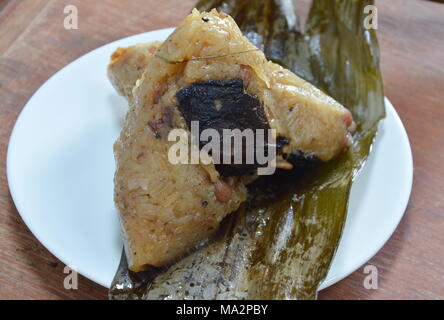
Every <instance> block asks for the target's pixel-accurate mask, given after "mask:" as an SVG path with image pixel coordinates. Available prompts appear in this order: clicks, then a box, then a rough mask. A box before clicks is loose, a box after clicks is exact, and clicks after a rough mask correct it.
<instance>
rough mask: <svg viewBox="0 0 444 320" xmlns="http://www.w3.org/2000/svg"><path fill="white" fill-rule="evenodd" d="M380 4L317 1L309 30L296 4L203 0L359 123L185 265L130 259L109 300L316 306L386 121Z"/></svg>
mask: <svg viewBox="0 0 444 320" xmlns="http://www.w3.org/2000/svg"><path fill="white" fill-rule="evenodd" d="M373 2H374V1H373V0H328V1H326V0H314V1H313V3H312V7H311V10H310V13H309V16H308V19H307V23H306V30H305V31H302V30H301V28H300V24H299V19H298V17H297V15H296V13H295V9H294V7H293V2H292V1H291V0H250V1H242V0H226V1H222V0H202V1H200V2H199V3H198V5H197V7H198V9H200V10H209V9H211V8H217V9H218V10H221V11H224V12H226V13H228V14H230V15H231V16H233V18H234V19H235V20H236V22H237V23H238V24H239V26H240V28H241V30H242V31H243V32H244V34H245V35H246V36H247V37H248V38H249V39H250V40H251V41H252V42H253V43H254V44H255V45H256V46H258V47H259V48H261V49H262V50H263V51H264V52H265V54H266V55H267V57H268V58H269V59H272V60H274V61H276V62H278V63H280V64H282V65H283V66H285V67H287V68H290V69H291V70H292V71H294V72H295V73H297V74H298V75H299V76H301V77H303V78H304V79H306V80H307V81H309V82H312V83H313V84H314V85H316V86H317V87H319V88H320V89H322V90H324V91H325V92H326V93H328V94H329V95H331V96H332V97H334V98H335V99H336V100H338V101H339V102H341V103H342V104H343V105H344V106H346V107H347V108H348V109H349V110H350V111H351V112H352V113H353V116H354V119H355V122H356V123H357V133H356V134H355V135H354V138H353V143H352V145H351V147H350V148H349V149H348V151H347V152H345V153H343V154H342V155H341V156H340V157H339V158H338V159H336V160H334V161H332V162H330V163H327V164H324V165H322V166H313V165H308V164H305V167H304V168H303V170H301V169H299V170H297V171H295V172H291V173H290V174H289V173H288V172H285V173H282V172H278V173H277V174H275V175H273V176H266V177H261V179H259V180H258V181H257V182H255V183H254V184H253V185H252V186H251V187H250V194H251V196H250V199H249V200H248V201H247V202H246V203H245V204H244V205H243V206H242V207H241V208H240V209H239V210H238V211H237V212H236V213H233V214H232V215H230V216H229V217H227V218H226V219H225V220H224V221H223V223H222V225H221V227H220V229H219V230H218V231H217V232H216V233H215V234H214V235H213V236H212V237H211V238H210V239H208V240H207V241H205V242H204V243H202V244H201V245H199V246H198V247H197V248H195V249H194V250H193V251H191V252H190V253H189V254H188V255H186V256H185V257H184V258H183V259H181V260H179V261H178V262H177V263H175V264H173V265H171V266H168V267H165V268H153V269H151V270H148V271H146V272H144V273H139V274H135V273H133V272H130V271H128V268H127V265H126V259H125V255H124V254H123V255H122V262H121V265H120V266H119V270H118V272H117V275H116V277H115V279H114V282H113V284H112V287H111V289H110V292H109V297H110V299H315V298H316V296H317V290H318V288H319V286H320V284H321V283H322V281H323V280H324V279H325V277H326V275H327V272H328V270H329V267H330V264H331V262H332V260H333V257H334V254H335V251H336V249H337V247H338V244H339V241H340V238H341V233H342V229H343V226H344V222H345V220H346V214H347V208H348V198H349V193H350V188H351V185H352V182H353V180H354V178H355V177H356V175H357V173H358V172H359V170H360V169H361V168H362V166H363V165H364V163H365V161H366V159H367V157H368V154H369V152H370V150H371V145H372V143H373V140H374V137H375V135H376V131H377V126H378V122H379V120H380V119H382V118H383V117H384V116H385V108H384V94H383V85H382V78H381V73H380V70H379V47H378V42H377V39H376V34H375V32H374V30H366V29H365V28H364V25H363V21H364V18H365V14H364V7H365V6H367V5H372V4H373Z"/></svg>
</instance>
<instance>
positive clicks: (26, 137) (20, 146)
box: [7, 29, 413, 288]
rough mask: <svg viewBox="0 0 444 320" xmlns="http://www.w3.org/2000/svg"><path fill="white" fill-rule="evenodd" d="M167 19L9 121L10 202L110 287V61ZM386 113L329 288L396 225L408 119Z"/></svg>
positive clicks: (113, 132)
mask: <svg viewBox="0 0 444 320" xmlns="http://www.w3.org/2000/svg"><path fill="white" fill-rule="evenodd" d="M171 31H172V29H163V30H158V31H153V32H147V33H144V34H140V35H136V36H132V37H129V38H126V39H122V40H119V41H116V42H114V43H110V44H108V45H106V46H103V47H101V48H98V49H96V50H94V51H92V52H90V53H88V54H87V55H85V56H83V57H81V58H80V59H78V60H76V61H74V62H73V63H71V64H69V65H68V66H67V67H65V68H64V69H62V70H61V71H59V72H58V73H56V74H55V75H54V76H53V77H52V78H51V79H49V80H48V81H47V82H46V83H45V84H44V85H43V86H42V87H41V88H40V89H39V90H38V91H37V92H36V93H35V94H34V96H33V97H32V98H31V99H30V100H29V102H28V103H27V105H26V106H25V108H24V109H23V111H22V113H21V114H20V117H19V118H18V120H17V123H16V124H15V127H14V130H13V133H12V136H11V140H10V143H9V149H8V159H7V173H8V181H9V187H10V190H11V194H12V197H13V199H14V202H15V205H16V207H17V209H18V211H19V212H20V215H21V216H22V218H23V220H24V221H25V223H26V225H27V226H28V227H29V229H30V230H31V231H32V233H33V234H34V235H35V236H36V237H37V239H38V240H39V241H40V242H41V243H42V244H43V245H44V246H45V247H46V248H48V250H49V251H51V252H52V253H53V254H54V255H55V256H56V257H57V258H59V259H60V260H61V261H63V262H64V263H65V264H67V265H69V266H71V267H73V268H76V269H77V270H78V271H79V272H80V273H81V274H83V275H84V276H86V277H88V278H89V279H91V280H93V281H95V282H97V283H99V284H101V285H103V286H105V287H109V286H110V284H111V281H112V279H113V277H114V273H115V271H116V268H117V266H118V263H119V259H120V253H121V249H122V241H121V237H120V230H119V222H118V213H117V211H116V209H115V208H114V204H113V175H114V156H113V151H112V145H113V143H114V141H115V140H116V139H117V136H118V134H119V131H120V127H121V123H122V119H123V117H124V114H125V111H126V109H127V106H126V101H125V100H124V99H123V98H121V97H119V96H117V94H116V92H115V91H114V89H113V88H112V87H111V85H110V83H109V81H108V79H107V76H106V67H107V63H108V60H109V57H110V55H111V53H112V52H113V51H114V50H115V49H116V48H117V47H118V46H120V47H124V46H130V45H133V44H136V43H141V42H149V41H154V40H164V39H165V38H166V37H167V36H168V35H169V34H170V32H171ZM386 106H387V118H386V119H385V120H384V121H382V122H381V124H380V130H379V133H378V136H377V141H376V143H375V145H374V148H373V151H372V153H371V156H370V159H369V161H368V162H367V164H366V166H365V168H364V170H363V171H362V173H361V174H360V176H359V178H358V179H357V181H356V182H355V183H354V185H353V188H352V193H351V202H350V208H349V214H348V218H347V222H346V225H345V229H344V234H343V237H342V240H341V244H340V246H339V249H338V252H337V254H336V256H335V258H334V261H333V265H332V267H331V269H330V272H329V274H328V277H327V279H326V280H325V282H324V283H323V284H322V288H325V287H327V286H329V285H331V284H333V283H335V282H337V281H339V280H341V279H342V278H344V277H346V276H347V275H349V274H350V273H352V272H353V271H354V270H356V269H358V268H359V267H360V266H361V265H363V264H364V263H365V262H366V261H367V260H368V259H370V258H371V257H372V256H373V255H374V254H375V253H376V252H377V251H378V250H379V249H380V248H381V247H382V246H383V245H384V243H385V242H386V241H387V240H388V239H389V237H390V236H391V234H392V233H393V231H394V230H395V228H396V226H397V225H398V223H399V221H400V219H401V217H402V215H403V213H404V210H405V208H406V206H407V202H408V199H409V195H410V191H411V185H412V175H413V166H412V155H411V150H410V145H409V141H408V138H407V135H406V132H405V129H404V127H403V125H402V123H401V121H400V119H399V117H398V115H397V114H396V111H395V110H394V108H393V106H392V105H391V104H390V102H389V101H388V100H386Z"/></svg>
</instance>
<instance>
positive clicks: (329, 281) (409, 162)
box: [6, 28, 414, 291]
mask: <svg viewBox="0 0 444 320" xmlns="http://www.w3.org/2000/svg"><path fill="white" fill-rule="evenodd" d="M173 30H174V28H163V29H156V30H152V31H147V32H142V33H138V34H135V35H132V36H128V37H124V38H122V39H118V40H115V41H112V42H110V43H107V44H104V45H102V46H100V47H98V48H96V49H94V50H91V51H89V52H87V53H86V54H84V55H82V56H80V57H78V58H77V59H74V60H73V61H71V62H69V63H68V64H66V65H65V66H64V67H63V68H61V69H60V70H58V71H57V72H55V73H54V74H53V75H51V76H50V77H49V78H48V79H47V80H46V81H45V82H44V83H43V84H42V85H41V86H40V87H39V88H38V89H37V90H36V91H35V92H34V93H33V94H32V96H31V97H30V98H29V100H28V101H27V102H26V103H25V105H24V107H23V108H22V110H21V111H20V114H19V115H18V117H17V119H16V121H15V123H14V126H13V129H12V130H11V134H10V137H9V141H8V146H7V155H6V177H7V182H8V187H9V192H10V195H11V198H12V200H13V202H14V205H15V207H16V209H17V212H18V213H19V215H20V217H21V219H22V220H23V222H24V223H25V225H26V226H27V227H28V229H29V230H30V231H31V233H32V234H33V236H34V237H35V238H36V239H37V240H38V241H39V242H40V243H41V244H42V245H43V246H44V247H45V248H46V249H47V250H48V251H49V252H50V253H51V254H52V255H54V256H55V257H56V258H57V259H59V260H60V261H61V262H63V263H64V264H65V265H67V266H72V265H75V264H73V263H72V261H70V260H71V259H70V258H69V257H68V256H67V255H65V254H63V253H60V252H57V250H55V249H54V248H53V246H52V245H51V244H50V243H48V242H46V241H42V238H41V237H40V236H39V232H38V231H37V230H35V228H34V226H33V224H32V223H31V221H30V215H26V214H22V212H23V207H22V205H21V203H20V201H19V200H20V199H18V198H19V197H18V195H17V188H16V186H15V182H14V179H13V168H14V165H13V164H12V159H11V158H12V156H11V154H12V153H13V152H12V151H11V150H13V149H14V148H15V146H16V145H17V143H16V142H15V141H16V139H17V132H18V131H19V130H20V128H21V119H22V118H23V117H24V114H26V112H27V110H28V109H29V105H31V104H32V102H33V100H34V98H35V96H36V95H37V94H38V93H39V92H40V91H42V90H44V88H45V87H46V86H47V84H48V83H49V82H51V81H52V79H53V78H55V77H56V76H57V75H58V74H60V73H62V72H63V71H64V70H65V69H66V68H68V67H70V66H71V65H72V64H73V63H75V62H78V61H79V60H80V59H87V58H88V56H89V55H92V54H93V53H94V52H96V51H99V50H102V49H104V48H106V47H108V46H114V45H117V44H118V43H121V42H124V41H127V40H132V39H135V38H138V37H144V36H148V35H149V36H151V37H156V35H155V34H156V33H157V34H160V35H161V34H163V33H169V32H172V31H173ZM153 34H154V35H153ZM384 100H385V106H386V111H387V113H389V112H390V113H391V114H392V115H393V118H394V121H395V123H396V126H397V127H398V128H399V129H400V134H401V135H402V137H403V140H402V141H403V144H404V147H405V148H406V151H407V153H408V157H407V158H406V159H405V165H406V166H407V167H408V173H409V174H408V176H407V177H406V183H405V186H404V187H405V188H406V190H405V191H404V192H403V196H404V197H403V198H402V199H398V200H397V202H398V203H399V212H401V213H400V214H399V216H398V217H397V219H396V220H397V221H396V224H393V227H392V228H391V230H390V232H387V234H386V236H385V237H384V239H381V240H380V241H379V245H377V246H375V249H374V250H372V251H371V253H370V254H369V255H368V256H369V257H368V258H366V259H364V261H361V260H362V259H361V260H359V261H357V262H356V263H355V264H353V267H350V268H348V269H347V271H346V272H344V273H343V274H340V275H337V276H335V277H331V278H326V279H324V281H323V282H322V283H321V285H320V287H319V291H320V290H323V289H325V288H327V287H329V286H331V285H333V284H335V283H337V282H339V281H341V280H343V279H344V278H346V277H348V276H349V275H350V274H351V273H353V272H355V271H356V270H358V269H360V268H361V267H362V266H363V265H364V264H365V263H366V262H367V261H368V260H370V259H371V258H372V257H374V256H375V255H376V254H377V253H378V252H379V251H380V250H381V249H382V247H383V246H384V245H385V244H386V243H387V241H388V240H389V239H390V238H391V237H392V235H393V233H394V232H395V230H396V229H397V228H398V226H399V223H400V221H401V220H402V217H403V216H404V214H405V211H406V209H407V206H408V203H409V199H410V196H411V193H412V187H413V172H414V167H413V155H412V148H411V144H410V140H409V138H408V135H407V131H406V129H405V127H404V125H403V123H402V121H401V118H400V117H399V115H398V113H397V112H396V109H395V108H394V106H393V104H392V103H391V102H390V100H389V99H388V98H387V97H385V98H384ZM382 121H386V119H382V120H381V122H382ZM377 136H378V135H377ZM377 136H376V139H377ZM25 211H26V210H25ZM347 219H348V217H347ZM55 252H57V254H55ZM334 259H335V258H333V259H332V262H331V264H333V262H334ZM76 271H77V272H78V273H80V274H82V275H83V276H85V277H86V278H88V279H89V280H91V281H93V282H95V283H97V284H99V285H101V286H103V287H105V288H108V284H107V283H104V282H103V281H101V280H99V279H97V278H96V277H95V276H94V275H91V274H90V272H89V271H88V270H84V269H82V268H78V269H76Z"/></svg>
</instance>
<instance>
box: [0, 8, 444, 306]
mask: <svg viewBox="0 0 444 320" xmlns="http://www.w3.org/2000/svg"><path fill="white" fill-rule="evenodd" d="M299 2H302V4H303V10H302V11H303V12H306V11H307V7H306V6H304V4H306V3H307V2H308V1H306V0H304V1H299ZM194 3H195V0H162V1H159V0H128V1H120V0H101V1H86V0H81V1H80V0H76V1H74V0H72V1H60V0H0V119H1V125H0V161H1V163H0V299H106V298H107V290H106V289H105V288H103V287H101V286H99V285H97V284H95V283H93V282H91V281H89V280H88V279H86V278H83V277H81V278H80V280H79V282H80V283H79V289H78V290H71V291H69V290H65V289H64V287H63V279H64V277H65V274H64V273H63V268H64V265H63V263H62V262H60V261H58V260H57V259H56V258H55V257H54V256H53V255H51V253H49V252H48V251H47V250H46V249H45V248H44V247H43V246H42V245H41V244H40V243H39V242H38V241H37V240H36V239H35V238H34V236H33V235H32V234H31V233H30V231H29V230H28V229H27V227H26V226H25V224H24V223H23V221H22V220H21V218H20V216H19V214H18V212H17V210H16V208H15V206H14V204H13V202H12V199H11V196H10V194H9V190H8V184H7V180H6V168H5V164H6V149H7V145H8V140H9V136H10V133H11V130H12V127H13V125H14V122H15V120H16V118H17V116H18V114H19V113H20V111H21V109H22V107H23V106H24V104H25V103H26V102H27V100H28V99H29V98H30V97H31V95H32V94H33V93H34V92H35V91H36V90H37V89H38V88H39V87H40V86H41V85H42V84H43V83H44V82H45V81H46V80H47V79H48V78H49V77H50V76H51V75H52V74H53V73H55V72H56V71H57V70H59V69H60V68H62V67H64V66H65V65H67V64H68V63H69V62H71V61H73V60H75V59H76V58H78V57H80V56H81V55H83V54H85V53H87V52H89V51H90V50H92V49H95V48H97V47H98V46H101V45H103V44H106V43H108V42H110V41H113V40H117V39H119V38H122V37H126V36H129V35H133V34H136V33H141V32H144V31H149V30H154V29H159V28H165V27H171V26H175V25H176V24H177V23H178V22H179V21H180V20H181V19H182V18H183V17H184V16H185V15H186V14H187V13H188V12H189V11H190V9H191V8H192V7H193V5H194ZM68 4H75V5H76V6H77V8H78V11H79V21H78V22H79V29H78V30H65V29H64V26H63V20H64V18H65V14H64V13H63V9H64V7H65V6H66V5H68ZM377 6H378V9H379V33H378V34H379V39H380V44H381V50H382V70H383V73H384V80H385V89H386V95H387V96H388V97H389V98H390V99H391V101H392V102H393V104H394V105H395V107H396V109H397V111H398V112H399V114H400V116H401V118H402V120H403V122H404V124H405V126H406V128H407V132H408V134H409V137H410V141H411V144H412V147H413V154H414V163H415V178H414V187H413V194H412V197H411V200H410V204H409V207H408V209H407V212H406V215H405V217H404V218H403V220H402V222H401V224H400V226H399V227H398V229H397V231H396V232H395V234H394V235H393V236H392V237H391V239H390V240H389V241H388V243H387V244H386V245H385V246H384V248H383V249H382V250H381V251H380V252H379V253H378V254H377V255H376V256H375V257H373V258H372V259H371V260H370V261H369V262H368V263H369V264H372V265H375V266H377V267H378V270H379V289H378V290H367V289H365V288H364V286H363V280H364V277H365V274H364V273H363V270H362V269H360V270H358V271H356V272H354V273H353V274H352V275H351V276H349V277H347V278H346V279H345V280H343V281H341V282H339V283H337V284H336V285H334V286H332V287H330V288H328V289H326V290H324V291H322V292H321V293H320V298H321V299H443V298H444V200H443V191H444V135H443V132H444V18H443V17H444V5H443V4H439V3H433V2H429V1H420V0H391V1H382V0H378V1H377Z"/></svg>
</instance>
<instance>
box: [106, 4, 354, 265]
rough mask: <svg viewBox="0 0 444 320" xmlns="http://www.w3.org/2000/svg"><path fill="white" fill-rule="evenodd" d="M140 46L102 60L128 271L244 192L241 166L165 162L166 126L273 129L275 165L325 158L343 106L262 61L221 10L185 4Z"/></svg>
mask: <svg viewBox="0 0 444 320" xmlns="http://www.w3.org/2000/svg"><path fill="white" fill-rule="evenodd" d="M145 46H146V48H145V49H144V48H143V46H138V47H132V48H127V49H119V50H121V51H120V52H119V51H118V52H117V53H116V54H114V55H113V59H112V61H111V65H110V67H109V75H110V79H111V81H112V83H113V84H114V85H115V87H116V88H117V89H118V91H119V92H120V93H121V94H123V95H125V96H127V97H128V100H129V102H130V109H129V111H128V114H127V116H126V120H125V124H124V127H123V129H122V132H121V135H120V137H119V139H118V141H117V142H116V143H115V146H114V152H115V158H116V164H117V171H116V175H115V202H116V204H117V207H118V209H119V211H120V216H121V222H122V228H123V233H124V243H125V251H126V256H127V260H128V265H129V268H130V269H131V270H132V271H141V270H144V269H145V268H146V267H147V266H150V265H152V266H162V265H165V264H167V263H169V262H172V261H174V260H175V259H177V258H178V257H180V256H181V255H183V254H184V253H186V252H187V250H188V249H190V248H193V247H194V246H195V245H196V244H198V243H199V242H200V241H202V240H203V239H205V238H206V237H208V235H209V234H210V233H211V232H213V231H214V230H215V229H216V228H217V227H218V225H219V223H220V221H221V220H222V219H223V218H224V217H225V216H226V215H228V214H230V213H231V212H233V211H235V210H236V209H238V208H239V206H240V204H241V203H242V202H243V201H245V200H246V198H247V188H246V184H247V183H248V179H245V177H244V176H245V175H247V174H246V172H247V171H248V170H247V171H245V170H243V169H244V168H240V169H239V168H238V167H236V168H232V167H228V169H227V167H218V166H216V165H214V164H212V163H211V164H173V163H171V161H170V160H169V158H168V154H169V150H170V149H171V147H172V146H173V145H174V143H175V142H173V141H169V139H168V135H169V133H170V132H171V130H173V129H182V130H185V131H186V132H189V130H190V122H191V121H193V120H199V121H200V123H201V124H202V126H203V127H208V128H211V127H212V126H215V129H217V130H221V129H222V127H223V126H226V127H227V128H230V129H231V128H233V127H239V128H240V129H245V128H251V129H257V128H271V129H274V130H275V132H276V138H277V144H279V154H278V157H279V161H278V167H281V168H284V169H287V168H288V169H290V168H293V167H294V166H297V165H298V164H299V163H300V161H301V160H303V161H316V162H325V161H329V160H331V159H333V158H334V157H336V156H337V155H338V154H339V153H340V152H341V151H342V150H344V148H345V147H347V145H348V143H349V141H350V136H351V133H352V132H353V131H354V129H355V128H354V123H353V120H352V116H351V113H350V112H349V111H348V110H347V109H345V108H344V107H343V106H342V105H340V104H339V103H338V102H336V101H335V100H334V99H332V98H331V97H329V96H327V95H326V94H324V93H323V92H321V91H320V90H318V89H317V88H315V87H314V86H313V85H311V84H309V83H308V82H306V81H304V80H302V79H301V78H299V77H298V76H296V75H295V74H293V73H292V72H290V71H288V70H286V69H284V68H282V67H281V66H279V65H277V64H274V63H272V62H270V61H267V59H266V58H265V56H264V54H263V53H262V52H261V51H259V50H258V49H257V48H256V47H255V46H253V45H252V44H251V43H250V42H249V40H248V39H247V38H246V37H244V36H243V35H242V33H241V31H240V30H239V28H238V27H237V25H236V23H235V22H234V20H233V19H232V18H231V17H230V16H228V15H226V14H223V13H218V12H217V11H216V10H213V11H211V12H209V13H207V12H202V13H200V12H199V11H197V10H193V12H192V13H191V14H190V15H189V16H188V17H186V18H185V20H184V21H183V22H182V23H181V24H180V25H179V26H178V27H177V29H176V30H175V31H174V32H173V33H172V34H171V35H170V37H168V39H167V40H166V41H165V42H164V43H163V44H161V45H160V44H154V45H153V44H149V45H145ZM136 49H137V50H136ZM142 69H143V71H142ZM139 77H140V79H138V78H139ZM133 86H134V88H132V87H133ZM129 88H131V89H129ZM218 104H220V106H219V107H218ZM218 117H219V118H218ZM221 119H222V120H221ZM218 120H220V121H218ZM249 169H251V168H249ZM296 169H297V168H296Z"/></svg>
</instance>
